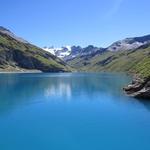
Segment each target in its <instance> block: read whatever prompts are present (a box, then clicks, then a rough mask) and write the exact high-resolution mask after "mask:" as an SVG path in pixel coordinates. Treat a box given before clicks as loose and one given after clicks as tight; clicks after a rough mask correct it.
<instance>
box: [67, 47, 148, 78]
mask: <svg viewBox="0 0 150 150" xmlns="http://www.w3.org/2000/svg"><path fill="white" fill-rule="evenodd" d="M68 63H69V64H70V65H72V66H74V67H76V68H79V70H80V71H90V72H99V71H111V72H130V73H137V74H140V75H141V76H142V77H148V76H150V46H147V47H145V48H140V49H137V50H130V51H124V52H105V53H104V54H102V55H97V56H95V57H92V58H90V57H89V58H88V57H78V58H76V59H74V60H71V61H69V62H68Z"/></svg>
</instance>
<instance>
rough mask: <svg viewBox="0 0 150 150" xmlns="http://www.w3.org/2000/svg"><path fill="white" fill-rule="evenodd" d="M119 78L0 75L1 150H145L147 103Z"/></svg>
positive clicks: (148, 147)
mask: <svg viewBox="0 0 150 150" xmlns="http://www.w3.org/2000/svg"><path fill="white" fill-rule="evenodd" d="M130 80H131V79H130V77H127V76H125V75H123V74H108V73H101V74H98V73H97V74H94V73H91V74H84V73H80V74H77V73H74V74H71V73H66V74H62V73H60V74H0V150H150V103H149V102H147V101H137V100H135V99H134V98H129V97H127V96H126V95H124V93H123V91H122V87H123V86H124V85H126V84H127V83H128V82H129V81H130Z"/></svg>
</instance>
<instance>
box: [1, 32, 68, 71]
mask: <svg viewBox="0 0 150 150" xmlns="http://www.w3.org/2000/svg"><path fill="white" fill-rule="evenodd" d="M19 70H40V71H43V72H60V71H62V72H65V71H70V67H69V66H68V65H67V64H66V63H65V62H63V61H62V60H60V59H58V58H57V57H55V56H53V55H51V54H50V53H48V52H46V51H44V50H42V49H40V48H38V47H36V46H34V45H32V44H29V43H23V42H20V41H18V40H16V39H14V38H12V37H11V36H9V35H7V34H3V33H1V32H0V71H19Z"/></svg>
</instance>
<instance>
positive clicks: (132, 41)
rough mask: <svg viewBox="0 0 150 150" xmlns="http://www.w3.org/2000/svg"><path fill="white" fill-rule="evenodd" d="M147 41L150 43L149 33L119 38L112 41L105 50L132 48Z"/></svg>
mask: <svg viewBox="0 0 150 150" xmlns="http://www.w3.org/2000/svg"><path fill="white" fill-rule="evenodd" d="M148 43H150V35H147V36H142V37H135V38H126V39H124V40H120V41H117V42H115V43H113V44H112V45H110V46H109V47H108V48H107V50H108V51H122V50H131V49H132V50H133V49H137V48H139V47H140V46H142V45H145V44H148Z"/></svg>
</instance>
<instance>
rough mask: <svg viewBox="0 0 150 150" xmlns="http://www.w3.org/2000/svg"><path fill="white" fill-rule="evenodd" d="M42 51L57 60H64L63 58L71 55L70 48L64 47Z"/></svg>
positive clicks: (46, 48)
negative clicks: (55, 57)
mask: <svg viewBox="0 0 150 150" xmlns="http://www.w3.org/2000/svg"><path fill="white" fill-rule="evenodd" d="M43 49H44V50H45V51H48V52H50V53H51V54H53V55H55V56H57V57H59V58H64V57H66V56H68V55H70V53H71V46H65V47H61V48H54V47H49V48H48V47H44V48H43Z"/></svg>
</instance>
